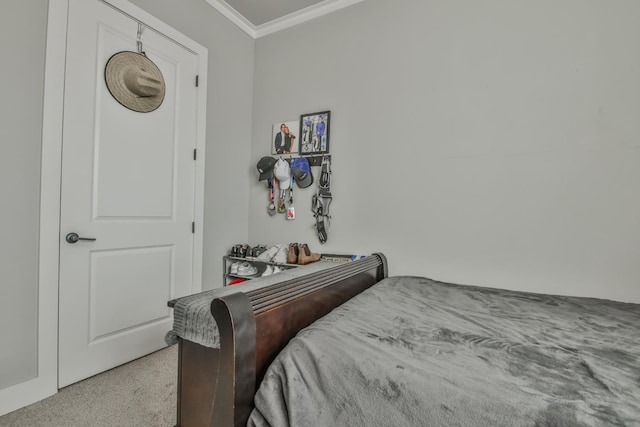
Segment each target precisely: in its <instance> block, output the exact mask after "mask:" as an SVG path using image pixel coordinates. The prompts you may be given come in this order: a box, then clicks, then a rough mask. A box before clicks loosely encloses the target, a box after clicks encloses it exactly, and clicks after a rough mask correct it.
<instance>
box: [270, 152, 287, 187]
mask: <svg viewBox="0 0 640 427" xmlns="http://www.w3.org/2000/svg"><path fill="white" fill-rule="evenodd" d="M273 173H274V174H275V176H276V178H278V181H279V182H280V185H279V187H280V189H281V190H287V189H288V188H289V184H290V181H291V168H290V167H289V163H287V161H286V160H282V159H279V160H278V161H277V162H276V166H275V167H274V168H273Z"/></svg>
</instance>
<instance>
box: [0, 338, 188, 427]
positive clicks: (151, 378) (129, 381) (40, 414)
mask: <svg viewBox="0 0 640 427" xmlns="http://www.w3.org/2000/svg"><path fill="white" fill-rule="evenodd" d="M177 372H178V346H177V345H174V346H172V347H169V348H166V349H164V350H160V351H158V352H156V353H153V354H150V355H149V356H145V357H143V358H141V359H137V360H134V361H133V362H131V363H127V364H126V365H122V366H119V367H117V368H114V369H112V370H110V371H107V372H104V373H102V374H99V375H96V376H94V377H91V378H88V379H86V380H84V381H81V382H79V383H76V384H73V385H70V386H69V387H66V388H63V389H62V390H60V391H59V392H58V393H57V394H56V395H54V396H51V397H50V398H48V399H45V400H42V401H40V402H37V403H34V404H33V405H30V406H27V407H25V408H22V409H19V410H17V411H15V412H11V413H9V414H7V415H4V416H2V417H0V426H2V427H5V426H6V427H9V426H11V427H90V426H91V427H93V426H96V427H97V426H109V427H112V426H117V427H133V426H141V427H142V426H144V427H167V426H174V425H175V423H176V386H177Z"/></svg>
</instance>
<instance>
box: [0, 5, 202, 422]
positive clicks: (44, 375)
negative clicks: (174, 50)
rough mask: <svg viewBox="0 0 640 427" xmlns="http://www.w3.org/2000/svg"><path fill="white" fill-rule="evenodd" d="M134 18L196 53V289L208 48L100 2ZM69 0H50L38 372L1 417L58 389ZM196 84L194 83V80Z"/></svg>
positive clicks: (3, 401) (18, 388)
mask: <svg viewBox="0 0 640 427" xmlns="http://www.w3.org/2000/svg"><path fill="white" fill-rule="evenodd" d="M100 1H104V2H105V3H107V4H109V5H111V6H113V7H115V8H116V9H119V10H121V11H123V12H124V13H126V14H128V15H132V16H136V17H139V18H140V20H141V21H142V22H143V23H144V24H145V26H147V27H149V28H151V29H153V28H162V31H161V34H164V35H166V36H168V37H169V38H171V39H173V40H174V41H175V42H177V43H179V44H181V45H182V46H184V47H185V48H187V49H189V50H191V51H193V52H194V53H195V54H196V55H198V74H199V76H200V79H199V90H198V106H197V111H198V113H197V114H198V118H197V120H198V128H197V141H196V148H197V150H198V156H197V160H196V177H195V183H196V185H195V189H194V191H195V203H194V217H195V218H194V221H195V223H196V227H195V233H194V239H193V245H194V248H193V287H194V292H198V291H199V290H200V289H201V288H202V257H203V236H204V234H203V229H204V227H203V221H204V166H205V164H204V159H205V136H206V135H205V132H206V108H207V96H206V95H207V64H208V51H207V48H205V47H204V46H202V45H200V44H198V43H196V42H195V41H193V40H191V39H189V38H188V37H186V36H184V35H183V34H181V33H179V32H178V31H176V30H173V29H172V28H170V27H169V26H168V25H167V24H165V23H164V22H162V21H160V20H159V19H157V18H155V17H153V16H152V15H150V14H148V13H147V12H145V11H144V10H142V9H140V8H138V7H137V6H135V5H133V4H131V3H130V2H129V1H127V0H100ZM68 10H69V0H49V11H48V21H47V41H46V56H45V58H46V59H45V84H44V101H43V119H42V121H43V123H42V161H41V177H40V241H39V267H38V269H39V270H38V276H39V279H38V372H37V375H36V377H34V378H32V379H30V380H27V381H24V382H22V383H19V384H16V385H13V386H10V387H7V388H5V389H1V390H0V415H3V414H6V413H9V412H12V411H14V410H16V409H19V408H21V407H24V406H27V405H29V404H31V403H34V402H37V401H38V400H42V399H44V398H46V397H49V396H51V395H53V394H55V393H57V391H58V287H59V281H58V276H59V270H60V266H59V258H60V247H59V242H60V183H61V177H62V118H63V105H64V70H65V54H66V49H67V46H66V37H67V14H68ZM194 84H195V82H194Z"/></svg>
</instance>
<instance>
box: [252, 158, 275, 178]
mask: <svg viewBox="0 0 640 427" xmlns="http://www.w3.org/2000/svg"><path fill="white" fill-rule="evenodd" d="M275 164H276V159H274V158H273V157H270V156H265V157H263V158H261V159H260V160H258V164H257V165H256V167H257V168H258V173H259V174H260V178H259V179H258V181H262V180H265V179H271V178H273V165H275Z"/></svg>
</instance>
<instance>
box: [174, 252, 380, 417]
mask: <svg viewBox="0 0 640 427" xmlns="http://www.w3.org/2000/svg"><path fill="white" fill-rule="evenodd" d="M387 275H388V270H387V260H386V258H385V256H384V255H382V254H379V253H377V254H373V255H371V256H369V257H367V258H364V259H362V260H358V261H354V262H349V263H345V264H339V265H337V266H336V267H330V268H328V269H325V270H321V271H318V272H315V273H310V274H308V275H305V276H301V277H298V278H295V279H291V280H287V281H284V282H281V283H276V284H274V285H270V286H266V287H264V288H261V289H258V290H254V291H249V292H247V293H244V292H241V291H240V289H241V288H238V290H239V292H238V293H235V294H231V295H227V296H223V297H220V298H215V299H214V300H213V302H212V303H211V313H212V314H213V317H214V319H215V320H216V323H217V325H218V329H219V331H220V348H219V349H214V348H209V347H204V346H202V345H200V344H196V343H194V342H191V341H188V340H186V339H179V344H178V345H179V350H178V351H179V354H178V408H177V409H178V414H177V415H178V418H177V425H178V426H181V427H191V426H194V427H195V426H197V427H202V426H209V427H229V426H245V425H246V423H247V420H248V418H249V414H250V413H251V410H252V409H253V397H254V395H255V393H256V391H257V388H258V386H259V384H260V381H261V379H262V377H263V376H264V373H265V371H266V369H267V367H268V366H269V364H270V363H271V361H272V360H273V359H274V358H275V357H276V355H277V354H278V353H279V352H280V350H282V349H283V348H284V346H285V345H286V344H287V343H288V342H289V340H290V339H291V338H292V337H293V336H295V334H296V333H297V332H298V331H299V330H301V329H303V328H305V327H306V326H308V325H310V324H311V323H312V322H314V321H315V320H316V319H318V318H320V317H322V316H324V315H325V314H327V313H328V312H329V311H331V310H332V309H333V308H335V307H337V306H339V305H340V304H342V303H343V302H345V301H347V300H348V299H350V298H352V297H353V296H355V295H357V294H359V293H360V292H362V291H363V290H365V289H367V288H369V287H370V286H372V285H373V284H375V283H377V282H379V281H380V280H382V279H383V278H385V277H387ZM170 305H171V304H170Z"/></svg>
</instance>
